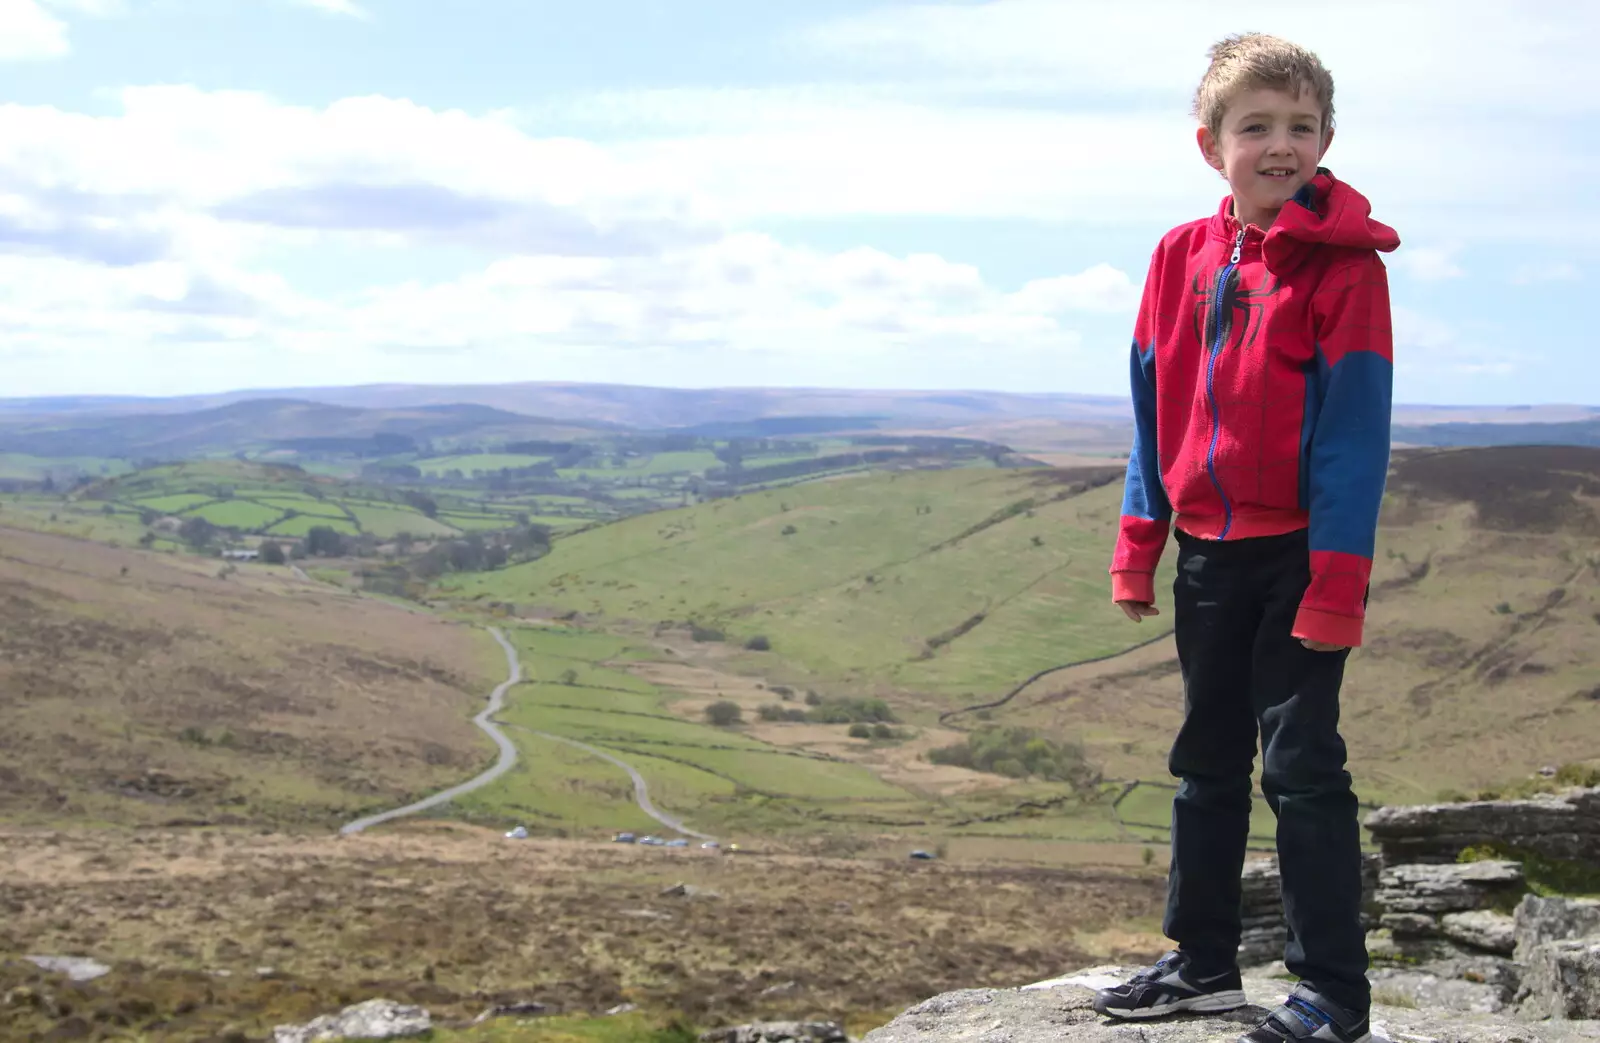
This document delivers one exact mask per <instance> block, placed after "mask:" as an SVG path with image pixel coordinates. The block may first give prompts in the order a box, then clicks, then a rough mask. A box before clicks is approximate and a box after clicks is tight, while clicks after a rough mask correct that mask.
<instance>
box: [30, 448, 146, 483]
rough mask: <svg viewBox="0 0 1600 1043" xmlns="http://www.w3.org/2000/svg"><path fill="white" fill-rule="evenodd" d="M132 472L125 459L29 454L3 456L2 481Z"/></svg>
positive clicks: (131, 467) (131, 466)
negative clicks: (65, 475) (63, 474)
mask: <svg viewBox="0 0 1600 1043" xmlns="http://www.w3.org/2000/svg"><path fill="white" fill-rule="evenodd" d="M131 470H133V465H131V464H129V463H128V461H126V460H118V459H115V458H112V457H103V456H31V455H29V454H28V453H0V479H17V480H20V481H30V482H31V481H39V480H41V479H43V478H44V476H45V475H47V474H61V473H63V472H75V473H78V474H87V475H119V474H127V473H128V472H129V471H131Z"/></svg>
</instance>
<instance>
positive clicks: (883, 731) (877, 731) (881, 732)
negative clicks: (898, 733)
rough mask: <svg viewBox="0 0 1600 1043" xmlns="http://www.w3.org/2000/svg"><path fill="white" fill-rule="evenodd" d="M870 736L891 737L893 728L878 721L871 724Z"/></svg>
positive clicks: (893, 734)
mask: <svg viewBox="0 0 1600 1043" xmlns="http://www.w3.org/2000/svg"><path fill="white" fill-rule="evenodd" d="M872 737H873V738H874V739H893V738H895V730H894V729H893V728H891V727H889V726H888V725H887V724H884V723H883V722H882V721H879V722H878V723H877V724H874V725H873V726H872Z"/></svg>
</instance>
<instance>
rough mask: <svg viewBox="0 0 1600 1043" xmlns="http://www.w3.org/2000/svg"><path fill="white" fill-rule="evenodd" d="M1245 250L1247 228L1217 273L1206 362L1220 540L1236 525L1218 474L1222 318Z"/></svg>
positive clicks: (1209, 469) (1210, 462)
mask: <svg viewBox="0 0 1600 1043" xmlns="http://www.w3.org/2000/svg"><path fill="white" fill-rule="evenodd" d="M1243 249H1244V229H1243V228H1240V229H1239V234H1238V235H1236V236H1235V237H1234V239H1233V255H1232V256H1231V257H1229V258H1228V263H1227V265H1226V266H1225V267H1224V268H1223V269H1222V271H1221V273H1220V274H1219V275H1218V276H1217V293H1216V296H1215V297H1213V298H1212V300H1211V315H1212V319H1213V320H1214V321H1215V323H1216V325H1215V327H1214V328H1213V332H1212V336H1211V359H1210V361H1209V362H1208V363H1207V364H1206V399H1207V400H1208V401H1209V402H1210V403H1211V447H1210V448H1209V449H1207V450H1206V473H1208V474H1209V475H1211V484H1212V486H1214V487H1215V488H1216V490H1217V498H1218V499H1219V500H1221V501H1222V511H1223V520H1222V532H1221V533H1220V534H1219V535H1218V536H1217V539H1219V540H1225V539H1227V538H1228V532H1229V530H1230V529H1232V528H1233V504H1231V503H1229V502H1228V494H1227V493H1226V492H1224V491H1223V490H1222V480H1221V479H1220V478H1218V477H1217V440H1218V439H1219V438H1220V437H1221V436H1222V421H1221V418H1220V411H1219V410H1218V408H1217V392H1216V387H1215V383H1214V381H1215V378H1216V374H1217V355H1219V354H1220V353H1221V352H1222V338H1223V337H1224V336H1226V335H1227V333H1228V331H1229V330H1230V329H1231V328H1232V325H1233V324H1232V323H1226V324H1224V323H1223V321H1222V307H1223V305H1224V304H1225V303H1226V301H1227V296H1228V279H1229V278H1231V277H1232V276H1233V272H1234V269H1235V268H1237V267H1238V266H1239V253H1240V251H1241V250H1243Z"/></svg>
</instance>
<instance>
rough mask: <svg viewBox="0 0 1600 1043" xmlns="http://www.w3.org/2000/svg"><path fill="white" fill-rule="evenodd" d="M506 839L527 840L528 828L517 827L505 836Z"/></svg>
mask: <svg viewBox="0 0 1600 1043" xmlns="http://www.w3.org/2000/svg"><path fill="white" fill-rule="evenodd" d="M506 839H507V840H527V839H528V827H527V826H518V827H517V828H516V829H513V830H512V831H511V832H509V833H507V834H506Z"/></svg>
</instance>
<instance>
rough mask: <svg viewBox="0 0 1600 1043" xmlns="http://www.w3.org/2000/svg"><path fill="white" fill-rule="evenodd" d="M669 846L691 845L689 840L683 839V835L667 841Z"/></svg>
mask: <svg viewBox="0 0 1600 1043" xmlns="http://www.w3.org/2000/svg"><path fill="white" fill-rule="evenodd" d="M667 846H668V847H688V846H689V842H688V841H687V840H685V839H683V838H682V837H676V838H674V839H672V840H669V841H667Z"/></svg>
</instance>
